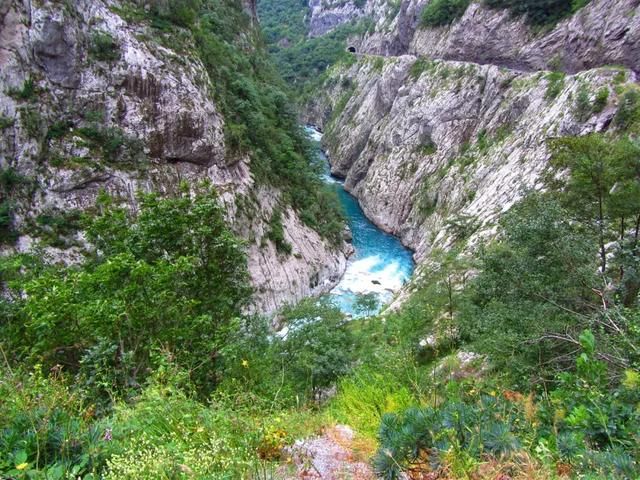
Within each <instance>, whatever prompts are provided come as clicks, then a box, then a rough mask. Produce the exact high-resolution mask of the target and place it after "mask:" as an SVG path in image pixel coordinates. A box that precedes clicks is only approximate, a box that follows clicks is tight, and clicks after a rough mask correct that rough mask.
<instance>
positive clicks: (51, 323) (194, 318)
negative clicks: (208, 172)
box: [16, 188, 250, 394]
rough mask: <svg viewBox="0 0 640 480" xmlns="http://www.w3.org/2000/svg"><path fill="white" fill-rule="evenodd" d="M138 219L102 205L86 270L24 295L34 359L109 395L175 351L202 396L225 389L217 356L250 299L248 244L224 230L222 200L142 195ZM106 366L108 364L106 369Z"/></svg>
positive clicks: (61, 275)
mask: <svg viewBox="0 0 640 480" xmlns="http://www.w3.org/2000/svg"><path fill="white" fill-rule="evenodd" d="M139 202H140V205H139V208H140V210H139V213H138V214H137V215H132V214H131V213H130V212H128V211H126V210H125V209H123V208H120V207H118V206H116V205H115V202H114V200H113V199H110V198H108V197H104V196H103V197H102V198H101V199H100V202H99V209H100V213H99V214H98V215H97V217H96V218H95V219H91V220H89V222H88V226H87V233H88V238H89V240H90V241H91V242H92V243H93V244H94V245H95V246H96V250H95V253H94V254H93V255H92V256H91V257H90V258H88V259H87V262H86V263H84V264H82V265H80V266H75V267H68V268H62V269H60V268H49V269H46V270H44V271H43V272H41V273H38V274H36V275H34V277H33V278H31V279H28V280H27V281H26V283H24V284H21V285H16V287H17V288H19V289H24V292H25V294H26V300H25V301H24V309H23V316H24V327H25V332H24V338H22V339H20V341H21V342H24V344H25V345H28V346H29V350H30V352H29V353H30V357H31V358H32V359H33V360H34V361H41V362H45V364H46V365H49V366H50V365H54V364H61V365H63V366H64V367H65V368H67V369H69V370H71V371H75V372H78V371H79V370H83V371H85V372H92V373H91V374H92V375H93V374H95V373H96V372H100V371H104V369H105V368H106V369H107V370H111V371H113V372H120V373H122V375H120V376H117V375H115V374H114V375H113V376H112V377H111V378H108V379H105V378H89V379H86V380H87V381H88V382H89V383H91V384H92V385H96V384H97V383H99V384H100V387H99V390H101V392H98V393H102V394H109V393H110V392H111V391H113V392H115V393H118V392H119V391H122V389H124V388H125V387H127V386H131V385H136V384H137V383H138V382H140V381H141V380H142V379H144V377H145V376H146V375H147V369H148V368H149V367H151V366H152V355H151V353H152V351H153V350H154V349H158V348H163V349H165V350H168V351H170V352H171V353H172V354H173V355H174V356H175V357H176V360H177V361H178V363H179V364H180V365H181V366H182V367H184V368H185V369H187V370H189V371H190V372H191V373H192V375H193V380H194V381H195V383H196V384H197V386H198V387H200V389H201V391H208V390H210V389H211V388H213V387H214V386H215V384H216V383H217V381H218V378H217V375H218V371H217V363H216V359H217V357H218V352H219V349H220V348H221V347H222V345H224V343H225V339H226V336H227V334H228V329H229V328H232V327H233V319H234V318H235V317H236V316H238V315H240V313H241V309H242V307H243V305H244V304H245V303H246V301H247V299H248V295H249V293H250V290H249V288H248V284H247V271H246V260H245V256H244V253H243V245H242V243H241V242H240V241H239V240H238V239H237V238H236V237H235V236H234V235H233V234H232V233H231V231H230V230H229V229H228V227H227V226H226V223H225V220H224V214H223V210H222V209H221V207H220V206H219V205H218V201H217V196H216V194H215V192H213V191H212V190H209V189H206V188H205V189H203V191H200V192H198V193H197V194H195V196H192V195H191V194H190V192H189V191H188V190H187V189H185V190H183V191H182V192H181V193H180V194H179V195H177V196H176V197H173V198H165V199H162V198H160V197H159V196H158V195H157V194H144V195H141V196H140V197H139ZM105 362H107V363H105Z"/></svg>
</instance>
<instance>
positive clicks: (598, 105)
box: [593, 87, 609, 113]
mask: <svg viewBox="0 0 640 480" xmlns="http://www.w3.org/2000/svg"><path fill="white" fill-rule="evenodd" d="M608 101H609V89H608V88H607V87H602V88H600V89H599V90H598V92H597V93H596V98H595V99H594V100H593V111H594V112H595V113H600V112H602V111H603V110H604V109H605V107H606V106H607V103H608Z"/></svg>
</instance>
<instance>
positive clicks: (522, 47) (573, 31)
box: [316, 0, 640, 73]
mask: <svg viewBox="0 0 640 480" xmlns="http://www.w3.org/2000/svg"><path fill="white" fill-rule="evenodd" d="M378 3H379V0H369V1H368V2H367V4H366V5H365V6H364V7H363V11H365V12H367V15H369V16H371V17H372V18H373V20H374V25H375V29H374V30H373V31H370V32H368V33H367V34H365V35H364V36H363V37H362V38H360V39H352V43H354V44H357V46H358V51H359V52H363V53H368V54H376V55H393V56H397V55H404V54H411V55H420V56H427V57H431V58H438V59H445V60H459V61H467V62H474V63H480V64H493V65H501V66H504V67H508V68H512V69H517V70H526V71H530V70H547V69H556V70H563V71H565V72H568V73H577V72H579V71H581V70H587V69H592V68H596V67H601V66H606V65H623V66H626V67H627V68H630V69H631V70H634V71H635V72H640V1H638V0H592V1H591V2H590V3H589V4H588V5H587V6H586V7H584V8H582V9H581V10H579V11H578V12H577V13H576V14H575V15H573V16H572V17H570V18H567V19H565V20H563V21H561V22H559V23H558V24H557V25H555V26H554V27H553V28H551V29H550V30H549V29H540V28H534V27H531V26H529V25H527V23H526V20H525V18H523V17H514V16H512V15H511V14H510V12H509V11H507V10H501V9H490V8H487V7H485V6H483V5H482V4H481V2H477V1H475V2H472V3H471V5H470V6H469V8H468V9H467V11H466V12H465V14H464V15H463V16H462V18H460V19H459V20H457V21H455V22H453V23H452V24H451V25H449V26H444V27H440V28H422V27H421V26H420V16H421V13H422V10H423V9H424V7H425V6H426V5H427V4H428V3H429V1H428V0H403V1H402V2H401V3H400V5H399V8H398V9H396V10H393V11H391V12H389V11H385V10H384V9H380V8H376V7H379V6H378ZM391 15H393V17H391ZM316 16H318V17H321V16H322V12H321V11H319V12H317V13H316Z"/></svg>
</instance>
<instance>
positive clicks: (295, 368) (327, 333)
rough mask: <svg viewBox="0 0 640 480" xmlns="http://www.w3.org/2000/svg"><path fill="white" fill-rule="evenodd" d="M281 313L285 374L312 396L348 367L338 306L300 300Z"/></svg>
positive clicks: (346, 334)
mask: <svg viewBox="0 0 640 480" xmlns="http://www.w3.org/2000/svg"><path fill="white" fill-rule="evenodd" d="M283 315H284V317H285V318H286V319H287V320H288V324H287V328H288V333H287V334H286V336H285V338H284V341H283V342H282V344H281V345H280V346H279V349H280V352H281V356H282V358H283V361H284V362H285V364H286V365H288V370H289V374H290V375H292V376H293V377H294V378H295V379H296V380H297V383H298V385H300V386H303V387H304V388H305V389H307V390H308V391H310V392H311V394H312V396H313V397H314V398H315V397H316V396H317V395H318V394H320V392H321V389H323V388H327V387H329V386H331V385H332V384H334V383H335V381H336V380H337V379H338V378H340V377H341V376H343V375H345V374H346V373H347V372H348V371H349V370H350V368H351V360H352V353H351V352H352V349H353V343H354V339H353V337H352V335H351V331H350V330H349V328H348V326H347V324H346V323H345V319H344V315H343V313H342V312H341V311H340V309H339V308H337V307H336V306H334V305H332V304H330V303H328V302H320V303H317V302H316V301H314V300H311V299H310V300H306V301H302V302H301V303H300V304H298V305H297V306H295V307H293V308H291V309H288V310H285V311H284V312H283Z"/></svg>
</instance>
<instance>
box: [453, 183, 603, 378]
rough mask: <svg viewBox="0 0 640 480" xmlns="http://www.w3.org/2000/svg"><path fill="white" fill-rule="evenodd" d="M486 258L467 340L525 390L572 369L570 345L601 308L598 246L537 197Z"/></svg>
mask: <svg viewBox="0 0 640 480" xmlns="http://www.w3.org/2000/svg"><path fill="white" fill-rule="evenodd" d="M500 226H501V230H500V237H499V240H498V241H497V242H495V243H494V244H492V245H491V246H489V247H488V248H487V249H486V251H485V252H484V253H483V255H482V258H481V260H482V262H481V265H480V267H481V273H480V274H479V275H478V276H477V278H475V279H474V280H473V281H472V282H471V284H470V286H471V290H470V292H469V294H470V300H471V302H470V303H469V304H466V305H465V310H464V312H463V314H462V315H461V318H460V328H461V335H462V337H463V339H464V340H466V341H471V342H474V343H475V344H476V347H477V348H478V349H480V350H481V351H484V352H486V353H489V355H490V358H491V360H492V361H493V362H494V364H495V365H496V367H497V368H500V369H503V370H504V371H505V372H511V374H513V378H514V380H515V381H517V382H524V385H529V383H528V382H527V381H526V377H527V376H531V377H533V379H543V378H545V377H551V375H549V373H550V372H549V370H552V371H553V370H555V369H557V368H566V367H567V366H570V365H571V358H570V356H569V357H568V356H566V355H567V354H568V353H569V352H570V351H571V348H572V343H571V341H570V338H572V337H573V336H574V335H575V332H577V331H578V330H579V329H581V328H584V325H585V323H588V320H587V317H586V316H585V312H590V311H592V309H593V306H594V305H597V300H598V299H597V297H595V295H594V294H593V292H592V288H593V287H594V286H596V285H597V283H596V278H595V276H594V270H595V269H594V261H593V258H594V254H595V251H596V245H597V244H596V242H595V241H594V239H593V237H592V235H590V233H589V231H588V230H586V229H585V228H583V227H582V226H581V225H580V224H579V223H577V222H575V221H574V220H573V219H572V216H571V214H570V212H569V211H568V210H566V209H564V208H563V207H562V206H561V205H560V204H559V203H558V201H557V200H554V199H553V198H550V197H549V196H548V195H542V194H530V195H529V196H528V197H527V198H526V199H525V200H523V201H522V202H521V203H520V204H518V205H517V206H515V207H514V208H512V209H511V210H510V211H509V212H508V213H507V214H506V215H505V217H504V218H503V220H502V221H501V224H500Z"/></svg>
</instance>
